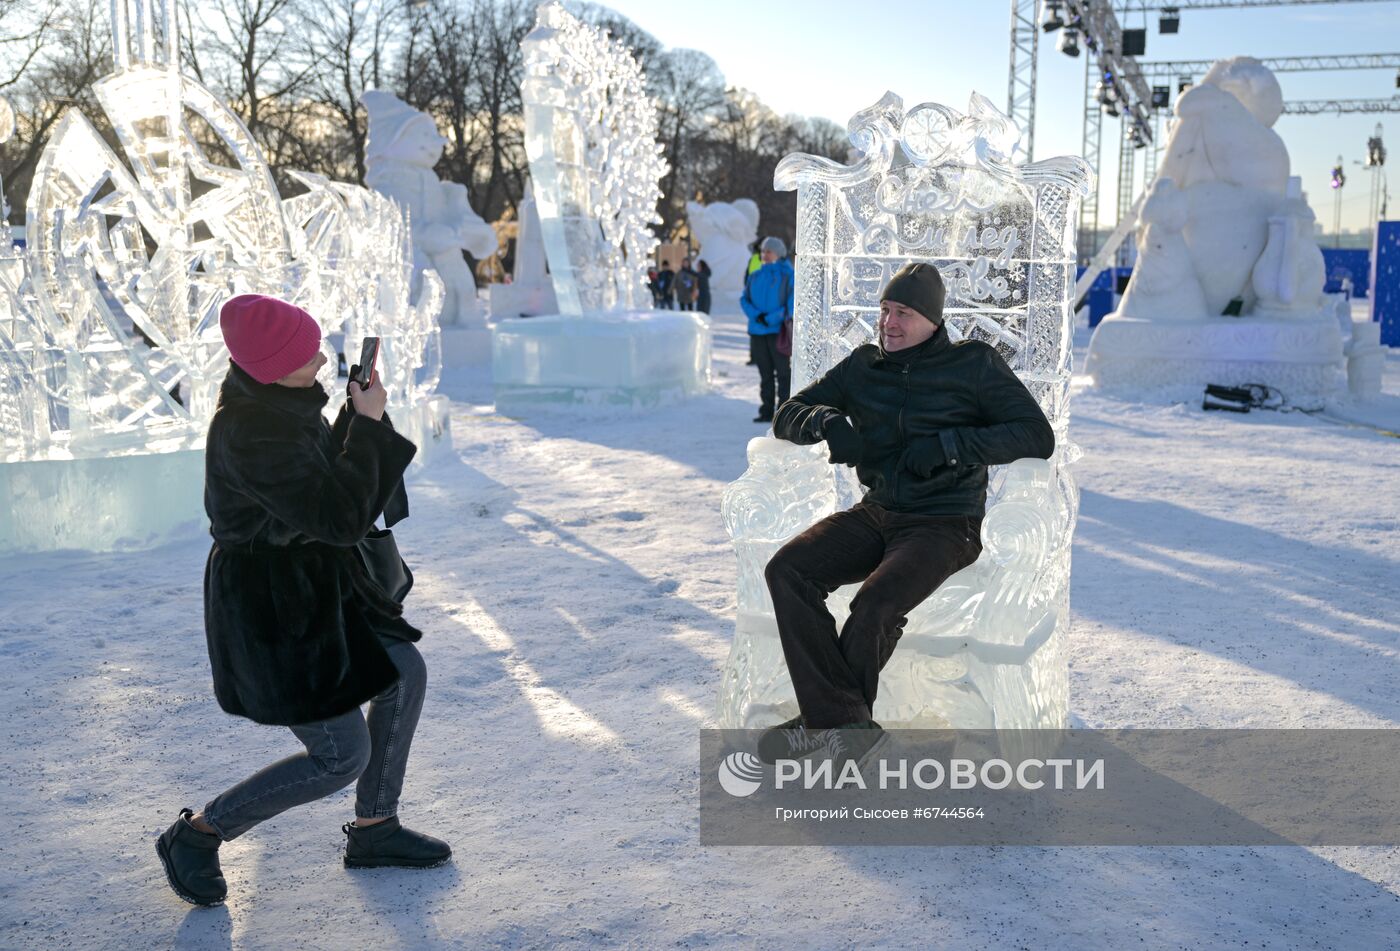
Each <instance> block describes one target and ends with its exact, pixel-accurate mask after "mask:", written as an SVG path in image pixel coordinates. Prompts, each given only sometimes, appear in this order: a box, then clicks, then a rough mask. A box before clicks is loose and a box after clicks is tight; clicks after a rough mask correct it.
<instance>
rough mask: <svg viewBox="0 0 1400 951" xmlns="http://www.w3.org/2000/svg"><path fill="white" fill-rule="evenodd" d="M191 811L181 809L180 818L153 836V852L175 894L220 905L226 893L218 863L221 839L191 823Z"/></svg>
mask: <svg viewBox="0 0 1400 951" xmlns="http://www.w3.org/2000/svg"><path fill="white" fill-rule="evenodd" d="M193 815H194V810H192V809H181V810H180V818H178V819H176V820H175V824H174V825H172V826H171V827H170V828H169V829H166V830H165V832H163V833H161V837H160V838H159V839H156V854H157V855H159V856H160V864H161V865H163V866H165V878H166V881H168V882H170V887H171V888H173V889H174V890H175V894H177V895H179V896H180V897H181V898H183V899H184V900H185V901H187V902H189V903H191V904H193V905H219V904H222V903H223V900H224V898H225V897H226V896H227V895H228V883H226V882H225V881H224V872H223V869H221V868H220V867H219V846H220V845H223V840H222V839H220V838H219V837H218V836H217V835H211V834H210V833H208V832H200V831H199V830H198V829H196V828H195V827H194V826H192V825H190V817H191V816H193Z"/></svg>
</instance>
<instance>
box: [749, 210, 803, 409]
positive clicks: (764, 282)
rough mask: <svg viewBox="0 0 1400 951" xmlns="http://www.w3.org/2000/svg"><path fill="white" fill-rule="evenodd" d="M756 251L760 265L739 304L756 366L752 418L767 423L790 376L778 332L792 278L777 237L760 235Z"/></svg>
mask: <svg viewBox="0 0 1400 951" xmlns="http://www.w3.org/2000/svg"><path fill="white" fill-rule="evenodd" d="M759 255H760V256H761V257H762V258H763V266H762V267H760V268H759V269H758V270H757V271H754V272H753V273H752V274H750V275H749V279H748V281H747V282H746V283H745V284H744V295H743V296H742V297H741V298H739V306H740V307H742V308H743V309H744V314H745V315H746V316H747V317H748V318H749V356H750V358H752V360H753V362H754V365H756V366H757V367H758V398H759V407H758V415H757V416H755V417H754V422H755V423H771V422H772V421H773V408H774V406H775V405H777V404H778V403H782V402H784V401H786V400H787V398H788V390H789V387H790V384H791V380H792V363H791V358H790V356H789V354H786V353H779V352H778V334H779V332H780V331H782V329H783V323H784V322H785V321H788V320H791V319H792V294H793V284H794V283H795V282H794V279H793V271H792V263H791V262H790V261H788V259H787V245H785V244H784V243H783V240H782V239H781V238H774V237H767V238H764V239H763V243H762V244H761V245H759ZM775 396H776V403H775V401H774V400H775Z"/></svg>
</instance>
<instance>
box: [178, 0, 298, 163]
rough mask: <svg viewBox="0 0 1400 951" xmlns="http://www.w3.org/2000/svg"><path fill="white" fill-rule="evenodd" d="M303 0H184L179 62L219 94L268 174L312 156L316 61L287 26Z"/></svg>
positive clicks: (290, 24) (296, 13)
mask: <svg viewBox="0 0 1400 951" xmlns="http://www.w3.org/2000/svg"><path fill="white" fill-rule="evenodd" d="M303 2H304V0H221V2H220V3H218V4H206V3H200V4H198V5H195V4H192V3H191V0H183V2H182V12H183V20H184V21H185V22H184V26H183V29H182V30H181V37H180V46H181V50H180V53H181V55H180V60H181V67H182V68H183V69H184V70H186V71H187V72H188V73H190V74H191V75H193V76H194V77H195V78H196V79H198V80H199V81H200V82H202V83H203V84H204V85H206V86H209V87H210V88H211V89H213V90H214V91H216V92H218V93H220V94H222V95H223V97H224V98H225V99H226V100H227V101H228V103H229V106H230V107H231V108H232V109H233V111H234V112H235V113H236V114H237V115H238V116H239V118H241V119H242V120H243V122H244V124H245V125H246V126H247V127H248V131H249V132H250V133H251V134H252V136H253V138H254V140H255V141H256V142H257V143H258V145H259V146H260V147H261V148H262V150H263V154H264V156H265V158H266V159H267V162H268V164H269V165H271V166H272V169H273V172H274V174H277V175H278V177H279V179H280V180H285V178H284V175H283V173H284V172H285V171H286V170H287V169H289V168H304V167H307V165H308V162H310V161H312V160H313V159H314V153H315V146H314V144H313V143H311V142H309V141H308V140H310V139H315V138H316V137H317V132H318V130H317V124H316V123H314V122H309V121H308V116H307V111H308V110H307V103H308V99H309V95H310V88H311V78H312V72H313V70H314V68H315V67H314V64H313V63H311V62H309V61H308V60H307V59H305V58H304V57H298V56H297V55H296V53H297V51H298V50H297V45H296V42H295V40H294V38H293V37H294V33H293V28H294V27H295V25H296V22H297V21H298V20H299V18H300V17H301V9H300V6H299V5H300V4H301V3H303Z"/></svg>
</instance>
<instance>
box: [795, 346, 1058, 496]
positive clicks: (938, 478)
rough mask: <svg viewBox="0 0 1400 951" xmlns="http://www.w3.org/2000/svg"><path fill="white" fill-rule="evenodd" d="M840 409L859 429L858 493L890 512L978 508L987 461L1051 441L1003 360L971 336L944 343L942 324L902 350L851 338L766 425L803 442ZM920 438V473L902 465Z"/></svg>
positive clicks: (1046, 448) (1008, 458)
mask: <svg viewBox="0 0 1400 951" xmlns="http://www.w3.org/2000/svg"><path fill="white" fill-rule="evenodd" d="M843 416H848V417H850V420H851V424H852V426H853V427H854V428H855V430H856V432H857V433H858V434H859V435H860V441H861V443H862V450H861V457H860V462H859V463H858V464H857V465H856V475H857V476H858V477H859V478H860V481H861V484H862V485H864V486H865V487H866V490H867V491H866V494H865V501H867V502H871V503H874V504H876V505H879V506H881V507H882V508H885V509H888V510H890V511H892V512H905V513H910V514H919V515H976V516H981V515H982V514H983V513H984V511H985V509H986V505H987V466H991V465H1003V464H1005V463H1009V462H1014V461H1015V460H1017V459H1021V458H1024V457H1026V456H1033V457H1035V458H1038V459H1048V458H1049V457H1050V454H1051V453H1052V452H1054V450H1055V434H1054V431H1053V430H1052V429H1051V428H1050V423H1049V422H1048V421H1047V420H1046V418H1045V414H1044V413H1043V412H1042V411H1041V409H1040V406H1039V404H1037V403H1036V401H1035V398H1034V397H1032V396H1031V394H1030V392H1029V391H1028V390H1027V389H1026V387H1025V386H1024V385H1023V384H1022V383H1021V381H1020V380H1019V379H1017V377H1016V374H1015V373H1013V372H1012V370H1011V368H1010V367H1009V366H1007V365H1006V361H1005V360H1003V359H1002V358H1001V356H1000V355H999V354H998V353H997V352H996V350H995V349H994V348H992V347H990V346H988V345H987V344H985V343H981V342H980V341H972V340H968V341H964V342H962V343H957V344H954V343H952V342H951V341H949V339H948V333H947V330H946V328H945V327H943V326H940V327H939V328H938V331H937V332H936V333H935V334H934V335H933V337H931V338H930V339H928V340H927V341H925V342H924V343H921V344H919V345H917V346H915V347H910V348H909V349H907V350H901V351H896V352H894V353H887V352H886V351H885V350H884V349H883V348H882V347H880V346H877V345H875V344H866V345H864V346H861V347H857V348H856V349H855V350H853V351H852V352H851V353H850V355H849V356H847V357H846V359H844V360H842V361H841V362H840V363H838V364H836V366H834V367H832V368H831V369H830V370H829V371H827V373H826V375H825V376H823V377H822V378H821V379H819V380H817V381H816V382H815V383H813V384H811V385H810V386H808V387H807V388H805V389H804V390H802V392H800V393H798V394H796V395H795V396H793V397H792V399H790V400H788V401H787V402H785V403H783V405H782V406H780V407H779V408H778V412H777V415H776V416H775V418H774V420H773V433H774V435H776V436H777V437H778V438H780V439H786V440H788V441H790V442H795V443H797V444H798V445H804V446H805V445H811V444H813V443H818V442H821V441H822V440H823V439H824V438H825V430H826V426H827V424H828V423H830V422H831V421H832V420H834V419H837V418H839V417H843ZM928 440H936V443H934V444H931V445H930V444H928V442H927V441H928ZM921 441H922V442H924V443H925V447H926V448H928V449H932V450H933V455H934V456H935V457H936V458H937V460H938V461H939V463H940V464H938V465H937V466H935V467H934V468H933V470H932V472H931V474H930V475H929V477H928V478H923V477H921V476H919V475H917V474H916V473H914V472H913V471H911V470H910V469H908V468H906V467H904V466H903V465H902V462H903V461H904V460H905V459H906V456H905V451H906V449H909V447H910V446H911V445H915V446H917V445H918V444H919V443H920V442H921Z"/></svg>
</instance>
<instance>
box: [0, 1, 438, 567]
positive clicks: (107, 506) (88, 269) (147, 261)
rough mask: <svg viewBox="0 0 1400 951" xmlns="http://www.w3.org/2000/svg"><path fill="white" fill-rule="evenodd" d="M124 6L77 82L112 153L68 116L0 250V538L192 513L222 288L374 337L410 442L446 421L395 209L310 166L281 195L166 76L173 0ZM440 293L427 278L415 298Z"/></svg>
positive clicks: (134, 529)
mask: <svg viewBox="0 0 1400 951" xmlns="http://www.w3.org/2000/svg"><path fill="white" fill-rule="evenodd" d="M132 6H133V5H132V4H129V3H117V4H113V6H112V14H113V23H112V36H113V60H114V64H115V68H114V70H113V72H112V73H111V74H109V75H107V76H105V77H103V78H102V79H100V80H99V81H98V82H96V83H95V84H94V86H93V92H94V95H95V97H96V99H97V102H98V104H99V105H100V107H101V108H102V110H103V112H104V113H105V114H106V117H107V120H108V122H109V123H110V125H111V128H112V130H113V132H114V133H115V138H116V142H117V147H116V148H115V149H114V148H113V147H112V146H109V145H108V143H107V141H106V140H105V139H104V138H103V136H102V135H100V134H99V133H98V131H97V129H96V127H95V126H94V125H93V124H92V123H91V122H90V121H89V120H88V119H86V118H85V117H84V116H83V114H82V113H81V112H80V111H78V110H69V111H68V112H67V113H66V114H65V115H64V116H63V117H62V118H61V119H60V120H59V121H58V122H57V123H56V124H55V126H54V129H53V132H52V134H51V135H50V138H49V142H48V144H47V145H46V146H45V149H44V151H43V153H42V155H41V156H40V159H39V162H38V164H37V166H36V168H35V171H34V179H33V183H32V185H31V188H30V192H29V200H28V220H27V223H26V229H27V231H26V239H27V240H26V248H25V250H24V251H23V252H17V251H13V250H8V251H6V252H4V253H0V497H4V498H7V499H10V500H12V502H13V504H11V505H9V506H6V507H3V508H0V551H7V552H8V551H32V550H45V549H49V548H53V547H64V548H83V549H94V550H103V549H110V548H112V547H114V546H116V545H119V544H120V545H131V544H133V543H148V542H152V541H155V540H158V539H160V538H162V537H166V536H167V535H168V533H169V532H171V531H173V530H175V529H177V528H181V527H184V526H188V525H197V524H199V523H200V522H201V521H202V520H203V518H204V507H203V499H202V495H201V491H202V490H201V486H202V483H203V471H204V461H203V441H204V435H205V432H206V430H207V429H208V425H209V418H210V416H211V415H212V413H213V409H214V401H215V396H216V394H217V390H218V386H219V383H220V381H221V380H222V378H223V376H224V375H225V373H226V372H227V369H228V355H227V351H226V350H225V348H224V345H223V340H222V336H221V334H220V332H219V325H218V315H219V308H220V306H221V305H222V304H223V302H224V301H225V300H227V299H228V298H229V297H231V296H233V295H235V294H242V293H262V294H270V295H274V296H277V297H281V298H284V299H287V300H290V301H292V302H294V303H296V304H298V305H299V306H301V307H303V308H305V309H306V310H308V311H309V312H310V313H312V314H313V315H315V316H316V318H317V319H318V320H319V321H320V322H321V323H322V330H323V333H322V340H323V341H325V340H326V339H327V337H328V336H330V335H332V334H335V335H339V334H341V333H342V332H344V331H348V332H349V333H350V334H351V336H354V335H355V334H359V333H369V332H373V333H375V334H377V335H379V336H381V337H383V338H384V347H383V350H382V351H381V358H380V359H381V366H382V367H383V368H384V372H385V380H386V382H388V383H389V384H390V386H391V388H392V390H393V392H394V394H395V396H394V397H393V398H394V399H395V401H396V408H395V410H394V420H395V423H396V425H399V426H400V427H401V428H410V427H416V428H417V429H418V430H419V431H417V432H415V433H414V435H411V436H410V438H414V439H415V441H418V442H419V443H420V447H421V449H422V450H428V449H430V448H431V445H430V444H429V443H430V442H431V441H432V440H431V437H432V436H434V435H439V434H444V433H445V430H444V429H443V426H444V423H445V407H443V406H442V405H441V401H439V404H438V405H436V406H434V405H431V404H433V397H432V395H431V393H432V389H433V388H434V387H435V385H436V380H437V368H436V347H437V335H436V329H435V327H434V326H432V324H431V320H430V318H431V316H432V315H431V314H429V315H426V316H425V314H424V313H423V311H422V310H419V309H417V308H414V307H412V306H410V305H409V302H408V283H409V278H410V275H411V270H412V264H411V257H410V256H409V248H408V244H407V241H406V235H405V231H404V228H403V225H402V223H401V213H400V212H399V210H398V208H397V207H396V206H394V205H393V204H392V202H390V201H389V199H387V198H384V197H382V196H379V195H376V194H374V193H372V192H370V191H368V190H367V189H364V188H360V187H359V186H351V185H344V184H340V183H330V182H326V181H325V180H324V179H319V178H317V177H316V176H304V177H303V184H305V185H306V186H307V187H308V188H309V189H310V191H309V192H307V193H306V194H304V195H299V196H297V197H296V198H293V199H290V200H288V201H286V202H284V201H283V200H282V198H281V196H280V195H279V193H278V191H277V187H276V185H275V183H274V181H273V179H272V175H271V172H270V170H269V168H268V165H267V162H266V161H265V159H264V157H263V155H262V153H261V151H260V150H259V148H258V146H257V144H256V142H254V140H253V138H252V137H251V136H250V135H249V134H248V130H247V129H246V128H245V127H244V125H243V124H242V123H241V122H240V121H239V119H238V117H237V116H236V115H234V113H232V112H231V111H230V110H229V108H228V107H227V106H226V105H225V104H224V103H223V102H221V101H220V100H219V99H218V98H217V97H215V96H214V94H213V93H211V92H210V91H209V90H208V89H207V88H205V87H204V86H202V85H200V84H199V83H197V82H195V81H194V80H192V79H191V78H189V77H188V76H185V75H183V74H181V73H180V72H179V69H178V56H177V54H176V51H177V50H178V49H179V44H178V37H177V35H176V31H175V29H174V26H175V16H174V11H175V9H176V5H175V3H174V0H165V3H164V4H157V3H155V2H153V0H138V2H136V3H135V5H134V6H135V17H134V21H133V20H132V19H129V18H128V13H130V12H131V8H132ZM133 25H134V26H135V29H130V27H132V26H133ZM182 116H183V117H185V120H184V121H182V120H181V119H180V117H182ZM196 128H198V129H202V130H203V132H202V134H200V135H198V136H196V135H195V134H194V132H193V131H192V130H194V129H196ZM206 137H212V138H214V139H216V140H217V147H215V148H210V147H208V144H207V141H208V140H207V138H206ZM439 299H440V290H439V285H438V284H437V282H436V279H435V278H434V279H430V281H429V286H428V289H427V290H426V291H425V293H424V294H423V301H425V302H426V303H427V306H428V307H433V306H435V304H436V303H437V301H438V300H439ZM361 328H363V329H361ZM370 328H373V330H372V331H371V330H370ZM323 345H324V344H323ZM328 355H330V354H329V353H328ZM335 365H336V361H335V360H334V359H332V360H331V361H330V362H329V364H328V366H327V369H326V370H325V371H324V376H323V377H322V382H323V383H324V384H325V385H327V386H329V387H331V388H332V389H334V388H335V387H336V385H337V384H336V380H335ZM419 423H421V426H419V425H418V424H419ZM426 454H427V453H426V452H424V451H420V454H419V457H420V458H422V457H424V456H425V455H426Z"/></svg>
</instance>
